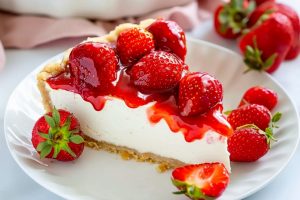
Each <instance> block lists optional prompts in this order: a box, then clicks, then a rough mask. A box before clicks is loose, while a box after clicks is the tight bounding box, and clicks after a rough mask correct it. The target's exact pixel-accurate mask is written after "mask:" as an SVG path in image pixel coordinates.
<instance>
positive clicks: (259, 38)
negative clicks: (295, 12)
mask: <svg viewBox="0 0 300 200" xmlns="http://www.w3.org/2000/svg"><path fill="white" fill-rule="evenodd" d="M293 34H294V33H293V27H292V24H291V22H290V20H289V18H288V17H286V16H285V15H283V14H280V13H273V14H272V15H271V16H270V17H269V18H268V19H267V20H265V21H263V22H262V24H260V25H259V26H255V27H253V28H252V29H251V30H250V32H248V33H247V34H246V35H244V36H243V37H242V38H241V40H240V43H239V46H240V50H241V52H242V53H243V54H244V61H245V63H246V65H247V66H248V67H249V69H255V70H260V71H261V70H266V71H267V72H269V73H271V72H274V71H275V70H276V69H277V68H278V67H279V65H280V64H281V62H282V61H283V60H284V58H285V56H286V55H287V53H288V51H289V49H290V47H291V45H292V42H293V37H294V35H293Z"/></svg>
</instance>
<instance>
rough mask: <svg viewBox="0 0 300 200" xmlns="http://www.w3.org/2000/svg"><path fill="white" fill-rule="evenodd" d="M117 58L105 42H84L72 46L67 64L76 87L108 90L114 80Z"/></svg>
mask: <svg viewBox="0 0 300 200" xmlns="http://www.w3.org/2000/svg"><path fill="white" fill-rule="evenodd" d="M117 64H118V60H117V57H116V55H115V52H114V50H113V49H112V48H111V47H110V46H109V45H108V44H105V43H98V42H86V43H82V44H79V45H77V46H76V47H74V48H73V50H72V51H71V53H70V56H69V66H70V71H71V75H72V77H74V79H75V85H76V86H77V87H78V88H85V87H93V88H98V89H99V90H101V91H106V90H108V89H109V88H110V87H111V85H112V82H113V81H114V80H116V77H117V74H116V70H117Z"/></svg>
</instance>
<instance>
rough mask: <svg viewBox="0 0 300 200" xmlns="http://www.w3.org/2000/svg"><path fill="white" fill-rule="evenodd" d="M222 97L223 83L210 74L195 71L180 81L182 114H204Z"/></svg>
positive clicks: (180, 107)
mask: <svg viewBox="0 0 300 200" xmlns="http://www.w3.org/2000/svg"><path fill="white" fill-rule="evenodd" d="M222 99H223V89H222V84H221V83H220V82H219V81H218V80H217V79H215V78H214V77H212V76H210V75H209V74H206V73H201V72H193V73H190V74H188V75H186V76H185V77H184V78H183V79H182V80H181V81H180V84H179V97H178V104H179V105H178V106H179V109H180V113H181V115H182V116H192V115H196V114H203V113H205V112H207V111H208V110H210V109H211V108H212V107H213V106H215V105H216V104H217V103H219V102H221V101H222Z"/></svg>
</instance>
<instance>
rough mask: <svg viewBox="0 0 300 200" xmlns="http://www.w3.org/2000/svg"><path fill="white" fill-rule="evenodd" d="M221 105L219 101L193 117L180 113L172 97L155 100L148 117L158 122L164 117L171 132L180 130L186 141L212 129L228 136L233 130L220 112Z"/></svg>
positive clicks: (198, 137)
mask: <svg viewBox="0 0 300 200" xmlns="http://www.w3.org/2000/svg"><path fill="white" fill-rule="evenodd" d="M222 110H223V106H222V104H221V103H219V104H217V105H216V106H214V107H213V108H212V109H211V110H210V111H209V112H207V113H204V114H202V115H197V116H193V117H184V116H181V115H180V111H179V109H178V106H177V105H176V101H175V98H174V97H170V98H169V99H168V100H166V101H162V102H157V103H155V104H154V105H153V106H152V107H150V108H149V109H148V113H147V114H148V118H149V120H150V122H152V123H154V124H155V123H158V122H159V121H160V120H161V119H164V120H165V121H166V122H167V124H168V126H169V128H170V129H171V130H172V131H173V132H178V131H181V132H182V133H183V134H184V137H185V140H186V141H187V142H192V141H194V140H196V139H201V138H202V137H203V136H204V134H205V133H206V132H207V131H209V130H213V131H216V132H217V133H219V134H220V135H223V136H226V137H229V136H231V135H232V133H233V131H232V129H231V126H230V124H229V123H228V122H227V121H226V120H225V118H224V116H223V114H222Z"/></svg>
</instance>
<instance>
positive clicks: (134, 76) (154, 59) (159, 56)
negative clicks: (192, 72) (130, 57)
mask: <svg viewBox="0 0 300 200" xmlns="http://www.w3.org/2000/svg"><path fill="white" fill-rule="evenodd" d="M185 68H186V65H184V63H183V62H182V60H180V59H179V58H178V57H177V56H175V55H173V54H172V53H168V52H164V51H155V52H152V53H150V54H148V55H146V56H144V57H143V58H142V59H141V60H140V61H139V62H138V63H136V64H135V65H134V66H133V67H132V68H131V70H130V79H131V81H132V82H133V84H134V85H135V87H137V88H138V89H139V90H141V91H143V92H162V91H166V90H170V89H173V88H174V87H176V86H177V85H178V83H179V81H180V79H181V77H182V76H183V73H184V69H185Z"/></svg>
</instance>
